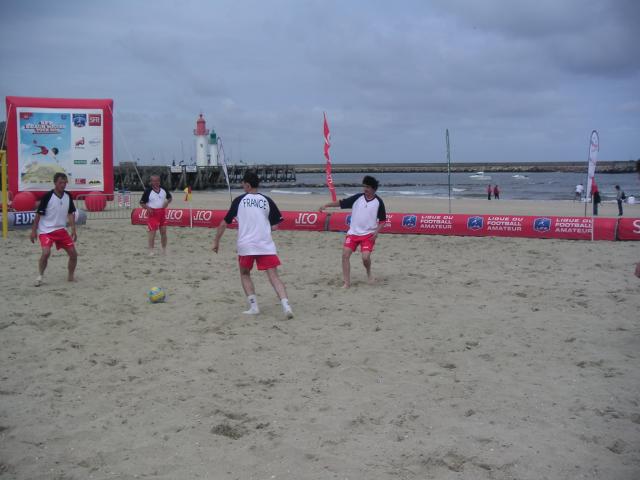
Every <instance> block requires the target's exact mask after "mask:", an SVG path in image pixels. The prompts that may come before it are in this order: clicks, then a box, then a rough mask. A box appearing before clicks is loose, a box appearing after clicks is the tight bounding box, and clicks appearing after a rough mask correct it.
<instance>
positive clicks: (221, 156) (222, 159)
mask: <svg viewBox="0 0 640 480" xmlns="http://www.w3.org/2000/svg"><path fill="white" fill-rule="evenodd" d="M218 156H219V159H218V160H219V161H220V165H222V171H223V172H224V179H225V180H226V182H227V189H228V190H229V198H230V199H231V184H229V173H228V172H227V159H226V158H225V155H224V146H223V145H222V139H221V138H220V137H218Z"/></svg>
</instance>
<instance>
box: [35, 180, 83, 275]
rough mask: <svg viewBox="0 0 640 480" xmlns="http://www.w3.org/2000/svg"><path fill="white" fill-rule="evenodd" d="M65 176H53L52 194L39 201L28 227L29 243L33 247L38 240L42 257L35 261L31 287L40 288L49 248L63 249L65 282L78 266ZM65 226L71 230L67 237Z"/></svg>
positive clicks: (74, 229) (71, 207)
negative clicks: (34, 276)
mask: <svg viewBox="0 0 640 480" xmlns="http://www.w3.org/2000/svg"><path fill="white" fill-rule="evenodd" d="M67 182H68V179H67V176H66V175H65V174H64V173H60V172H58V173H56V174H55V175H54V176H53V185H54V188H53V190H50V191H49V192H47V193H45V194H44V196H43V197H42V198H41V199H40V204H39V205H38V209H37V210H36V216H35V219H34V221H33V226H32V227H31V235H30V239H31V243H35V241H36V238H38V239H39V240H40V246H41V247H42V255H41V256H40V260H39V261H38V277H37V278H36V281H35V286H36V287H39V286H40V285H42V277H43V275H44V271H45V270H46V269H47V264H48V262H49V257H50V256H51V247H53V245H55V246H56V248H57V249H58V250H60V249H61V248H64V249H65V251H66V252H67V255H68V256H69V262H68V264H67V271H68V275H67V280H68V281H70V282H73V280H74V273H75V270H76V265H77V263H78V253H77V252H76V247H75V244H74V242H75V241H76V240H77V239H78V235H77V234H76V222H75V215H74V213H75V211H76V207H75V205H74V204H73V200H72V199H71V195H69V194H68V193H67V192H66V191H65V187H66V186H67ZM67 223H68V224H69V227H70V228H71V235H69V232H67V228H66V226H67Z"/></svg>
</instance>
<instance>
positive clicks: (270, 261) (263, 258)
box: [238, 255, 280, 270]
mask: <svg viewBox="0 0 640 480" xmlns="http://www.w3.org/2000/svg"><path fill="white" fill-rule="evenodd" d="M254 260H255V262H256V265H257V267H258V270H269V269H270V268H276V267H277V266H278V265H280V259H279V258H278V255H238V264H239V265H240V268H246V269H247V270H251V269H252V268H253V261H254Z"/></svg>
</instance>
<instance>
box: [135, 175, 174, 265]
mask: <svg viewBox="0 0 640 480" xmlns="http://www.w3.org/2000/svg"><path fill="white" fill-rule="evenodd" d="M171 200H172V197H171V193H170V192H167V191H166V190H165V189H164V188H162V187H161V186H160V176H159V175H151V178H150V179H149V187H147V188H146V189H145V191H144V193H143V194H142V198H141V199H140V206H141V207H142V208H144V209H145V210H146V211H147V245H148V248H149V255H150V256H151V255H153V252H154V250H153V249H154V246H155V241H156V232H157V231H158V230H160V244H161V246H162V253H163V254H166V253H167V220H166V217H165V215H166V210H165V209H166V208H167V207H168V206H169V204H170V203H171Z"/></svg>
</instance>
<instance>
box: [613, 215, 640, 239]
mask: <svg viewBox="0 0 640 480" xmlns="http://www.w3.org/2000/svg"><path fill="white" fill-rule="evenodd" d="M618 240H640V218H620V219H619V220H618Z"/></svg>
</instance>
